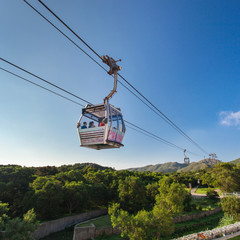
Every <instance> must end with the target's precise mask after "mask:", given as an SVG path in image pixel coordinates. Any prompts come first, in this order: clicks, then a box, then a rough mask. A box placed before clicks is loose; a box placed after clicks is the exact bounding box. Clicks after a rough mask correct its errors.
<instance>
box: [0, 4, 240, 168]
mask: <svg viewBox="0 0 240 240" xmlns="http://www.w3.org/2000/svg"><path fill="white" fill-rule="evenodd" d="M29 2H30V3H31V4H32V5H33V6H34V7H36V8H37V9H38V10H39V11H40V12H41V13H43V14H44V15H45V16H46V17H48V18H49V19H50V20H51V21H53V22H54V23H55V24H56V25H57V26H58V27H60V28H61V29H62V30H64V32H66V33H67V34H69V36H70V37H72V38H73V40H75V41H76V42H77V43H78V44H79V45H80V46H81V47H83V48H84V49H85V50H87V49H86V48H85V46H84V45H83V44H82V43H81V42H80V41H79V40H77V39H76V37H74V36H72V35H71V34H70V33H69V32H68V31H67V30H66V29H65V28H64V27H62V25H61V24H59V23H58V22H57V21H56V19H54V18H53V17H52V16H51V15H50V14H49V13H48V12H47V11H46V10H45V9H44V8H43V7H42V5H41V4H40V3H38V1H37V0H29ZM44 2H45V3H46V4H47V5H48V6H49V7H50V8H51V9H52V10H53V11H54V12H56V13H57V15H58V16H60V17H61V18H62V19H63V20H64V21H65V22H66V23H67V24H68V25H69V26H70V27H72V28H73V29H74V30H75V31H76V32H77V33H78V34H79V35H80V36H81V37H82V38H83V39H84V40H85V41H86V42H87V43H88V44H89V45H90V46H91V47H92V48H94V49H95V50H96V51H97V52H98V53H99V54H100V55H104V54H108V55H110V56H112V57H114V58H116V59H117V58H121V59H122V62H121V66H122V67H123V69H122V71H121V74H122V75H123V76H124V77H125V78H126V79H127V80H128V81H129V82H130V83H132V84H133V85H134V86H135V87H136V88H137V89H138V90H139V91H140V92H141V93H143V94H144V95H145V96H146V97H147V98H148V99H149V100H151V102H153V103H154V104H155V105H156V106H157V107H158V108H159V109H160V110H161V111H162V112H163V113H164V114H166V115H167V116H168V117H169V118H170V119H171V120H172V121H173V122H175V123H176V124H177V125H178V126H179V127H180V128H181V129H183V130H184V131H185V132H186V133H187V134H188V135H189V136H190V137H191V138H192V139H193V140H195V141H196V142H197V143H198V144H199V145H200V146H201V147H202V148H204V149H206V151H207V152H214V153H216V154H217V155H218V157H219V159H221V160H223V161H230V160H234V159H236V158H239V157H240V147H239V143H240V107H239V102H240V93H239V89H240V81H239V76H240V68H239V64H240V57H239V56H240V14H239V13H240V2H239V1H237V0H236V1H231V0H228V1H222V0H215V1H214V0H212V1H208V0H206V1H204V0H201V1H187V0H183V1H178V0H176V1H167V0H166V1H157V0H155V1H154V0H151V1H142V0H140V1H139V0H138V1H135V0H132V1H127V0H124V1H121V3H120V2H116V1H110V0H109V1H107V0H106V1H97V0H92V1H79V0H72V1H71V2H70V1H66V0H49V1H44ZM0 21H1V23H2V24H1V26H0V30H1V38H0V52H1V57H2V58H4V59H7V60H9V61H10V62H13V63H15V64H17V65H19V66H21V67H23V68H25V69H27V70H29V71H31V72H33V73H35V74H37V75H39V76H41V77H43V78H45V79H46V80H49V81H51V82H53V83H55V84H57V85H59V86H61V87H63V88H65V89H66V90H69V91H71V92H73V93H75V94H77V95H79V96H80V97H82V98H84V99H86V100H88V101H90V102H92V103H101V102H102V101H103V98H104V97H105V96H106V95H107V94H108V93H109V91H110V89H111V88H112V85H113V81H112V78H111V77H109V76H108V75H107V74H106V73H105V72H104V71H102V69H101V68H99V67H98V66H97V65H96V64H95V63H94V62H92V60H90V59H89V58H88V57H87V56H86V55H84V54H83V53H82V52H81V51H79V50H78V49H77V48H76V47H75V46H74V45H72V44H71V43H70V42H68V41H67V40H66V39H65V38H64V37H63V36H62V35H60V34H59V33H58V32H57V31H56V30H55V29H53V28H52V27H51V26H50V25H49V24H48V23H47V22H45V21H44V20H43V19H42V18H41V17H40V16H39V15H37V14H36V13H35V12H34V11H33V10H32V9H31V8H30V7H29V6H27V5H26V4H25V3H24V1H17V0H12V1H8V0H3V1H1V2H0ZM87 51H88V50H87ZM89 53H90V52H89ZM92 56H93V55H92ZM0 67H2V68H6V69H8V70H10V71H13V72H14V73H17V74H19V75H21V76H23V77H26V78H27V79H29V80H32V81H35V82H36V83H39V81H38V80H36V79H34V78H33V77H31V76H29V75H27V74H24V73H22V72H20V71H19V70H16V69H14V68H13V67H11V66H9V65H8V64H6V63H4V62H2V61H0ZM0 81H1V87H0V164H19V165H25V166H44V165H57V166H59V165H62V164H74V163H77V162H80V163H81V162H95V163H97V164H101V165H104V166H111V167H115V168H116V169H122V168H128V167H136V166H144V165H149V164H157V163H163V162H168V161H177V162H183V153H182V152H181V151H179V150H177V149H174V148H171V147H169V146H167V145H164V144H162V143H160V142H157V141H155V140H153V139H151V138H148V137H146V136H144V135H142V134H139V133H137V132H135V131H133V130H131V129H127V132H126V136H125V139H124V145H125V147H124V148H121V149H114V150H104V151H94V150H91V149H84V148H80V147H79V142H78V137H77V131H76V123H77V121H78V118H79V116H80V114H81V107H80V106H78V105H75V104H73V103H71V102H68V101H66V100H64V99H61V98H59V97H57V96H55V95H52V94H50V93H48V92H46V91H44V90H42V89H39V88H37V87H35V86H33V85H30V84H28V83H26V82H23V81H22V80H20V79H18V78H16V77H14V76H11V75H9V74H8V73H5V72H3V71H2V70H0ZM41 84H42V83H41ZM44 86H46V85H44ZM80 103H81V102H80ZM111 103H112V104H113V105H115V106H117V107H120V108H121V110H122V112H123V115H124V117H125V119H127V120H128V121H130V122H132V123H135V124H136V125H138V126H141V127H143V128H145V129H147V130H148V131H150V132H153V133H155V134H157V135H159V136H160V137H162V138H164V139H166V140H168V141H171V142H173V143H174V144H176V145H178V146H180V147H183V148H186V149H187V150H189V151H192V152H195V153H197V154H200V155H201V157H197V156H194V155H190V154H189V157H190V159H191V161H198V160H201V159H202V158H203V156H204V153H202V152H201V151H200V150H199V149H198V148H196V147H195V146H194V145H192V144H191V143H189V142H188V141H187V140H186V139H185V138H183V137H182V136H181V135H180V134H178V133H177V132H176V131H174V130H173V129H172V128H171V127H170V126H169V125H167V124H166V123H165V122H164V121H163V120H161V119H160V118H159V117H158V116H156V115H155V114H154V113H153V112H151V111H150V110H149V109H148V108H146V106H145V105H143V104H142V103H141V102H140V101H139V100H138V99H136V98H135V97H134V96H133V95H131V94H130V93H129V92H128V91H126V90H125V89H124V88H123V87H121V86H119V88H118V92H117V94H116V95H115V96H114V97H113V99H112V100H111ZM83 104H84V103H83Z"/></svg>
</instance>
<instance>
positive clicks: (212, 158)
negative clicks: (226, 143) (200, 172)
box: [209, 153, 217, 160]
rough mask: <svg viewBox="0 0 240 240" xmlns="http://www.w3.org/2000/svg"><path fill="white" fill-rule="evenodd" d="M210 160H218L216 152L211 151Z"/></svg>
mask: <svg viewBox="0 0 240 240" xmlns="http://www.w3.org/2000/svg"><path fill="white" fill-rule="evenodd" d="M209 160H217V155H216V153H209Z"/></svg>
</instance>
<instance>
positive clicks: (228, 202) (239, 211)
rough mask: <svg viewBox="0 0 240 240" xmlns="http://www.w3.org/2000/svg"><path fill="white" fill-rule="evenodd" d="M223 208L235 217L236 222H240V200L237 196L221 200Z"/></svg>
mask: <svg viewBox="0 0 240 240" xmlns="http://www.w3.org/2000/svg"><path fill="white" fill-rule="evenodd" d="M221 206H222V209H223V211H224V212H225V213H226V214H227V215H231V216H233V218H234V220H236V221H239V220H240V199H239V198H237V197H236V196H233V197H225V198H222V199H221Z"/></svg>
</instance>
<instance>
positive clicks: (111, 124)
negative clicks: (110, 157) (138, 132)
mask: <svg viewBox="0 0 240 240" xmlns="http://www.w3.org/2000/svg"><path fill="white" fill-rule="evenodd" d="M86 122H87V124H88V127H86ZM83 123H85V125H84V124H83ZM92 123H95V125H96V126H91V125H92ZM77 128H78V135H79V140H80V146H81V147H87V148H93V149H97V150H100V149H107V148H120V147H123V146H124V145H123V144H122V141H123V137H124V134H125V131H126V128H125V124H124V121H123V116H122V113H121V111H120V109H119V108H115V107H114V106H112V105H110V104H109V103H108V101H107V103H106V104H100V105H89V104H88V105H86V107H85V108H83V109H82V115H81V117H80V119H79V121H78V125H77Z"/></svg>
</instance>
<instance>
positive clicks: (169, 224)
mask: <svg viewBox="0 0 240 240" xmlns="http://www.w3.org/2000/svg"><path fill="white" fill-rule="evenodd" d="M170 182H171V180H170V179H169V178H164V179H163V180H161V181H160V183H159V186H160V187H159V194H158V195H157V196H156V203H155V205H154V207H153V210H152V211H146V210H141V211H139V212H138V213H137V214H136V215H134V214H132V215H131V214H129V213H128V212H127V211H125V210H123V209H120V204H113V205H112V206H111V207H109V214H110V215H111V221H112V224H113V226H114V227H119V228H120V230H121V234H122V236H123V237H124V236H127V237H128V238H129V239H130V240H149V239H151V240H159V239H160V238H161V237H162V236H169V235H170V234H171V233H172V232H173V230H174V225H173V216H174V215H175V214H179V213H181V211H182V210H183V202H184V199H185V197H186V196H187V192H186V191H185V189H184V186H183V185H181V184H179V183H175V182H173V183H170Z"/></svg>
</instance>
